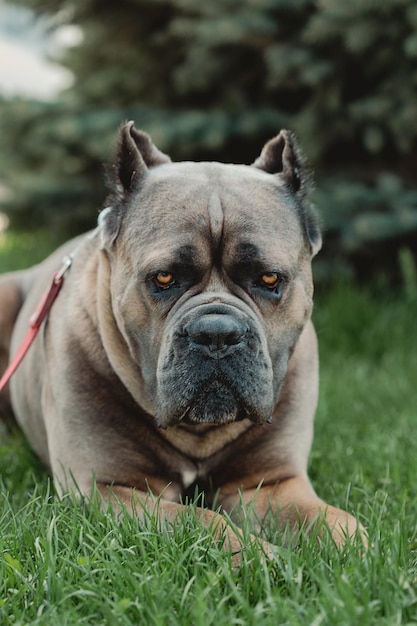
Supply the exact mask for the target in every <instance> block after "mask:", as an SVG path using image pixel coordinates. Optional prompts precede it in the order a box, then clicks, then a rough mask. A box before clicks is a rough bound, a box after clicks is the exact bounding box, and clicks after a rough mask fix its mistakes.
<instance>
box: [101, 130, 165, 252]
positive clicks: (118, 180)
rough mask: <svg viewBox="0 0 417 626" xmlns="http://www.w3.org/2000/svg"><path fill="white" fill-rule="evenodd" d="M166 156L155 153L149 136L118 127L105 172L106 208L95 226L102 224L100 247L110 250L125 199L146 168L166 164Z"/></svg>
mask: <svg viewBox="0 0 417 626" xmlns="http://www.w3.org/2000/svg"><path fill="white" fill-rule="evenodd" d="M170 162H171V159H170V158H169V156H167V155H166V154H164V153H163V152H161V151H160V150H158V148H157V147H156V146H155V145H154V143H153V141H152V139H151V138H150V136H149V135H148V134H147V133H145V132H143V131H141V130H137V129H136V128H135V127H134V123H133V122H125V123H124V124H122V126H121V127H120V132H119V141H118V145H117V150H116V158H115V161H114V163H113V165H112V166H111V169H109V170H108V175H109V181H110V185H111V192H110V196H109V197H108V198H107V205H108V206H107V208H106V209H105V210H104V211H102V214H100V215H102V218H101V220H100V218H99V223H100V224H103V225H104V228H103V231H102V237H103V244H104V245H105V247H111V245H112V244H113V243H114V241H115V240H116V237H117V235H118V232H119V229H120V223H121V218H122V214H123V211H124V207H125V204H126V200H127V199H128V198H129V197H130V195H131V194H132V192H133V191H134V190H135V189H136V187H137V184H138V182H139V181H140V179H141V178H142V177H143V176H144V175H145V174H146V172H147V171H148V169H150V168H153V167H157V166H158V165H163V164H164V163H170Z"/></svg>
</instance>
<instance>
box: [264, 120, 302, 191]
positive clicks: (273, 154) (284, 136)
mask: <svg viewBox="0 0 417 626" xmlns="http://www.w3.org/2000/svg"><path fill="white" fill-rule="evenodd" d="M252 165H254V166H255V167H257V168H258V169H260V170H264V171H265V172H268V173H269V174H280V175H281V176H282V178H283V179H284V181H285V182H286V183H287V184H288V185H289V186H290V187H291V190H292V191H293V192H294V193H299V192H303V193H304V192H305V191H307V190H305V186H306V184H307V183H308V182H309V179H310V177H309V175H308V174H307V172H306V169H307V168H306V159H305V157H304V155H303V154H302V152H301V150H300V148H299V147H298V144H297V141H296V139H295V137H294V135H293V134H292V133H291V132H290V131H289V130H281V131H280V133H279V134H278V135H276V137H274V138H273V139H271V140H270V141H268V142H267V143H266V144H265V145H264V147H263V149H262V152H261V154H260V155H259V157H258V158H257V159H256V161H255V162H254V163H253V164H252Z"/></svg>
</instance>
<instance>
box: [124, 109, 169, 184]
mask: <svg viewBox="0 0 417 626" xmlns="http://www.w3.org/2000/svg"><path fill="white" fill-rule="evenodd" d="M133 124H134V123H133V122H126V123H125V124H123V125H122V126H121V128H120V134H119V144H118V148H117V154H116V163H115V165H114V176H115V179H116V181H115V182H116V185H119V191H120V190H121V189H120V186H121V188H122V189H123V191H124V192H125V193H126V192H127V193H129V192H131V191H132V190H133V189H134V188H135V185H136V183H137V181H138V180H139V179H140V178H141V177H142V176H143V175H144V174H145V172H146V171H147V169H148V168H149V167H156V166H157V165H162V164H163V163H169V162H170V161H171V159H170V158H169V156H167V155H166V154H164V153H163V152H160V151H159V150H158V148H156V147H155V146H154V144H153V142H152V139H151V138H150V137H149V135H148V134H147V133H144V132H143V131H141V130H136V128H135V127H134V125H133Z"/></svg>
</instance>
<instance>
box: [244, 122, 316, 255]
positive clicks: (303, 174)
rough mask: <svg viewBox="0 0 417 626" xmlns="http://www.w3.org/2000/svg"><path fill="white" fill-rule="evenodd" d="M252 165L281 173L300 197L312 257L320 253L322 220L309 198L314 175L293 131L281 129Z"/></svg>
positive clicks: (269, 171)
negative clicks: (320, 222)
mask: <svg viewBox="0 0 417 626" xmlns="http://www.w3.org/2000/svg"><path fill="white" fill-rule="evenodd" d="M252 165H253V166H254V167H257V168H258V169H261V170H264V172H268V174H277V175H279V176H280V177H281V178H282V179H283V181H284V182H285V183H286V185H287V186H288V187H289V189H290V190H291V191H292V192H293V193H294V194H295V196H296V197H297V198H298V199H299V200H300V207H301V210H302V219H303V221H304V225H305V228H306V232H307V236H308V239H309V242H310V247H311V254H312V256H314V255H315V254H317V252H318V251H319V250H320V248H321V233H320V228H319V223H318V219H317V217H316V216H315V214H314V211H313V210H312V208H311V205H310V203H309V202H308V201H307V195H308V194H309V192H310V191H311V189H312V187H313V183H312V176H311V173H310V171H309V168H308V166H307V162H306V158H305V156H304V154H303V153H302V151H301V150H300V148H299V146H298V144H297V141H296V139H295V136H294V135H293V133H291V132H290V131H289V130H281V131H280V133H279V134H278V135H276V136H275V137H274V138H273V139H271V140H270V141H268V142H267V143H266V144H265V145H264V147H263V149H262V152H261V154H260V155H259V157H258V158H257V159H256V161H255V162H254V163H252Z"/></svg>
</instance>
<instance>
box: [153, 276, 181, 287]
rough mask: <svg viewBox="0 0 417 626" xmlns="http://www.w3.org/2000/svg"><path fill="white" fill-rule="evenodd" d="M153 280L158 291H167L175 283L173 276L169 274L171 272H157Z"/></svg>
mask: <svg viewBox="0 0 417 626" xmlns="http://www.w3.org/2000/svg"><path fill="white" fill-rule="evenodd" d="M154 280H155V285H156V286H157V287H158V289H168V288H169V287H172V285H174V284H175V282H176V281H175V277H174V274H171V272H158V273H157V274H156V276H155V279H154Z"/></svg>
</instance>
